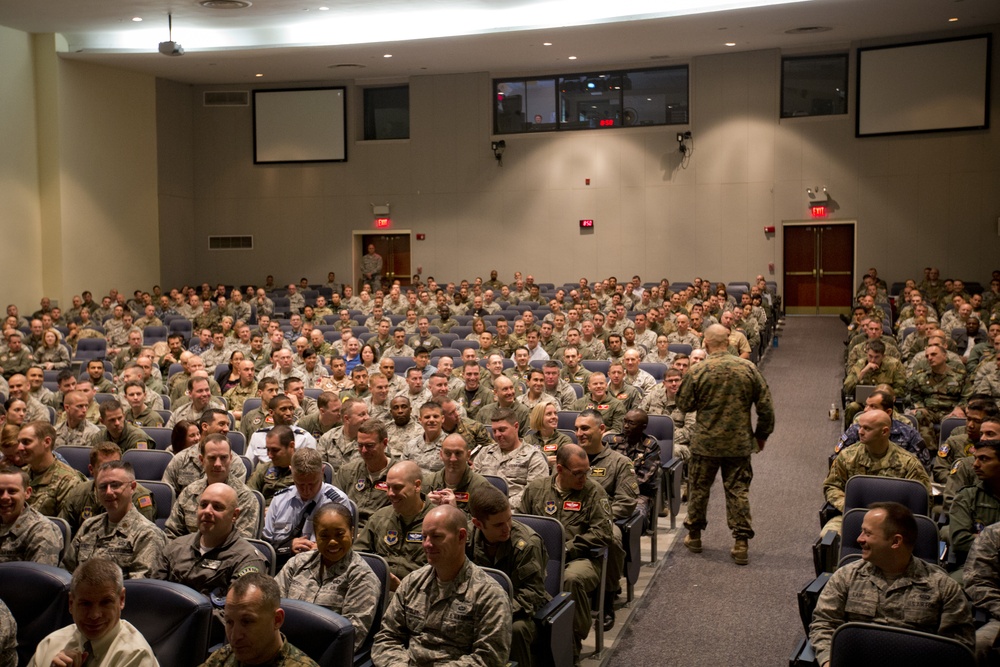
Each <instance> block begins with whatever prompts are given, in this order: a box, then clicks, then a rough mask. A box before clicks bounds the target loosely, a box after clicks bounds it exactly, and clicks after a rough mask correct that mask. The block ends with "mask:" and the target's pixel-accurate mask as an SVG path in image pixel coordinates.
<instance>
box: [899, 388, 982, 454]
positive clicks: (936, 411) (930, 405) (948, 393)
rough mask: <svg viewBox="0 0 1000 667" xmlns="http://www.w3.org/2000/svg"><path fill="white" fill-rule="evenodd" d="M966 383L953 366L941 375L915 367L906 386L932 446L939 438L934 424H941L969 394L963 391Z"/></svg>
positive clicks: (924, 432) (923, 430) (922, 433)
mask: <svg viewBox="0 0 1000 667" xmlns="http://www.w3.org/2000/svg"><path fill="white" fill-rule="evenodd" d="M962 385H963V378H962V377H961V376H960V375H959V374H958V373H956V372H955V371H953V370H952V369H951V368H948V369H946V370H945V372H944V373H943V374H941V375H938V374H936V373H934V372H933V371H932V370H930V369H929V368H927V369H923V370H918V371H915V372H914V373H913V375H912V376H911V377H910V380H909V382H908V383H907V387H906V388H907V392H908V394H909V398H910V402H911V403H912V404H913V407H914V411H913V413H914V414H915V415H916V417H917V423H918V424H919V425H920V429H919V430H920V435H921V436H923V438H924V443H925V445H928V446H932V443H934V442H936V441H937V438H936V437H935V434H934V425H935V424H940V423H941V420H942V419H944V417H945V415H947V414H948V413H949V412H951V411H952V409H954V407H955V406H956V405H958V404H959V403H960V402H961V401H962V399H963V398H968V395H966V396H963V394H962ZM928 448H930V447H928Z"/></svg>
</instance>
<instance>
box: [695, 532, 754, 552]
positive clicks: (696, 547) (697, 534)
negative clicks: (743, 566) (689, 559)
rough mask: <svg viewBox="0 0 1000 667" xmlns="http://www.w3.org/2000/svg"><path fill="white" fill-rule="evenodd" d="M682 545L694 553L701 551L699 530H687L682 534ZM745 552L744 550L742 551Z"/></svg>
mask: <svg viewBox="0 0 1000 667" xmlns="http://www.w3.org/2000/svg"><path fill="white" fill-rule="evenodd" d="M684 546H686V547H687V548H688V551H690V552H691V553H695V554H700V553H701V531H700V530H689V531H688V534H687V535H685V536H684ZM744 553H746V552H744Z"/></svg>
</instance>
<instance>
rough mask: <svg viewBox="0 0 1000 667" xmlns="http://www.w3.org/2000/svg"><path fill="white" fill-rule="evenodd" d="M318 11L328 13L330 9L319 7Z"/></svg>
mask: <svg viewBox="0 0 1000 667" xmlns="http://www.w3.org/2000/svg"><path fill="white" fill-rule="evenodd" d="M319 10H320V11H321V12H328V11H330V8H329V7H320V8H319Z"/></svg>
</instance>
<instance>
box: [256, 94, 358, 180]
mask: <svg viewBox="0 0 1000 667" xmlns="http://www.w3.org/2000/svg"><path fill="white" fill-rule="evenodd" d="M345 97H346V90H345V89H344V88H311V89H283V90H255V91H253V161H254V164H262V163H273V162H345V161H346V160H347V126H346V125H347V124H346V122H345V116H344V110H345V106H346V105H345V104H344V100H345Z"/></svg>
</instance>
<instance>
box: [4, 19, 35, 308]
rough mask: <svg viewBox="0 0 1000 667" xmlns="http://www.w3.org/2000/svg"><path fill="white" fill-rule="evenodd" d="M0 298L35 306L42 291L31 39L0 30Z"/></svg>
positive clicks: (23, 305)
mask: <svg viewBox="0 0 1000 667" xmlns="http://www.w3.org/2000/svg"><path fill="white" fill-rule="evenodd" d="M0 63H3V66H2V67H0V202H2V204H0V238H2V239H3V242H2V243H0V264H2V266H3V270H4V281H3V288H2V289H0V300H2V302H3V304H2V306H3V307H6V305H7V304H8V303H16V304H18V305H20V307H21V309H22V310H24V309H25V308H27V307H28V306H32V305H33V306H34V307H35V308H37V304H38V299H39V298H40V297H41V293H42V274H41V272H40V271H39V270H38V269H39V267H40V266H41V264H42V232H41V210H40V205H39V198H38V188H39V184H38V142H37V126H36V124H35V93H34V63H33V58H32V45H31V37H30V36H29V35H27V34H25V33H23V32H18V31H16V30H11V29H9V28H4V27H0Z"/></svg>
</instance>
